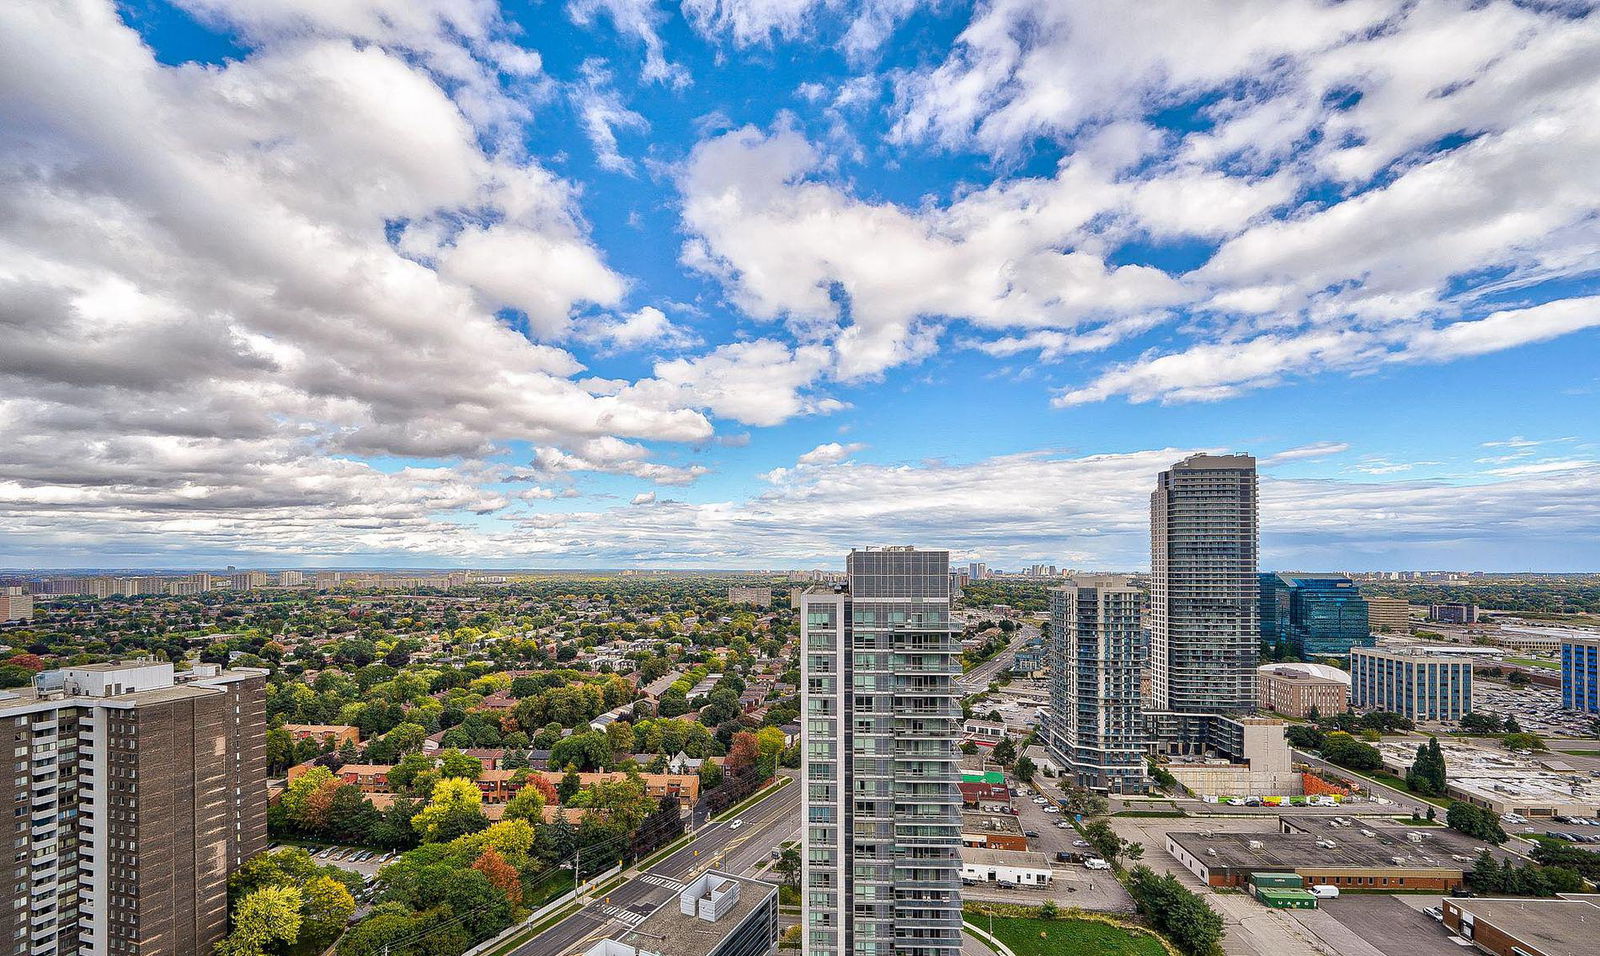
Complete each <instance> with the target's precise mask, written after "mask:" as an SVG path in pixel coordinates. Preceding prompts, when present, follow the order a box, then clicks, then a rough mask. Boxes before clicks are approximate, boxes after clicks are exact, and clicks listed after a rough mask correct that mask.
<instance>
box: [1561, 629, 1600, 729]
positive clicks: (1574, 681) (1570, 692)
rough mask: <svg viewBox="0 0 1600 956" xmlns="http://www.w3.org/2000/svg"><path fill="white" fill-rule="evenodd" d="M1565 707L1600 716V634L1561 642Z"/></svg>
mask: <svg viewBox="0 0 1600 956" xmlns="http://www.w3.org/2000/svg"><path fill="white" fill-rule="evenodd" d="M1561 706H1562V707H1565V708H1566V709H1568V710H1581V711H1583V712H1584V713H1586V714H1600V635H1596V636H1594V637H1592V638H1587V637H1564V638H1562V639H1561Z"/></svg>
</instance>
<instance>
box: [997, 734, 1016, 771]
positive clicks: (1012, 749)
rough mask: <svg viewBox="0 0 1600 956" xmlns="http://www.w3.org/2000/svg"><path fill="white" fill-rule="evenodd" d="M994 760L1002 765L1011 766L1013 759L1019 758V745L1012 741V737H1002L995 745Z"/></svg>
mask: <svg viewBox="0 0 1600 956" xmlns="http://www.w3.org/2000/svg"><path fill="white" fill-rule="evenodd" d="M993 754H994V762H995V763H997V764H999V765H1000V766H1002V767H1009V766H1010V765H1011V761H1013V760H1015V759H1017V745H1016V744H1014V743H1012V742H1011V738H1010V737H1001V738H1000V742H999V743H997V744H995V745H994V751H993Z"/></svg>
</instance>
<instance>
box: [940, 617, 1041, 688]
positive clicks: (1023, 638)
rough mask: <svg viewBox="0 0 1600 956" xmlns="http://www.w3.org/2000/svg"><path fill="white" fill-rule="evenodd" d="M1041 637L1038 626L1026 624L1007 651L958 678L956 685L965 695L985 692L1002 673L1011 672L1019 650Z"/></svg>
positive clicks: (1019, 630)
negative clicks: (1012, 663) (990, 683)
mask: <svg viewBox="0 0 1600 956" xmlns="http://www.w3.org/2000/svg"><path fill="white" fill-rule="evenodd" d="M1038 636H1039V627H1038V625H1036V624H1024V625H1022V626H1021V627H1019V628H1017V634H1016V637H1014V638H1012V640H1011V643H1010V644H1009V645H1008V646H1007V647H1006V649H1005V650H1003V651H1001V652H1000V653H998V654H996V655H995V656H993V657H991V658H989V659H988V660H986V661H984V662H983V663H982V664H979V665H978V666H977V667H974V668H973V669H972V670H970V671H968V672H967V673H965V674H962V675H961V676H960V677H957V678H956V684H957V685H958V686H959V687H960V688H961V690H962V691H963V692H964V693H968V694H974V693H977V692H978V691H980V690H985V689H987V688H988V686H989V682H990V681H992V680H994V679H995V676H996V675H997V674H999V673H1001V672H1002V671H1005V670H1009V669H1010V667H1011V662H1012V661H1013V660H1016V657H1017V648H1019V647H1021V646H1022V645H1023V644H1024V643H1026V642H1027V641H1029V640H1031V639H1033V638H1035V637H1038Z"/></svg>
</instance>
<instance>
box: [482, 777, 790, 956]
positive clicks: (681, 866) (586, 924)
mask: <svg viewBox="0 0 1600 956" xmlns="http://www.w3.org/2000/svg"><path fill="white" fill-rule="evenodd" d="M738 819H739V820H740V821H742V822H741V824H740V826H739V827H738V828H734V827H733V826H732V822H733V821H732V820H728V821H723V822H718V823H708V824H706V825H705V826H702V827H700V828H699V829H698V830H696V831H695V833H694V836H693V839H691V840H690V841H689V843H688V844H687V845H686V846H684V847H683V848H681V849H678V850H675V851H673V852H672V853H670V854H668V855H667V856H665V857H662V858H661V859H659V860H657V861H656V862H654V863H652V864H651V865H650V866H649V867H647V868H646V869H645V870H644V872H642V873H640V874H639V875H637V876H635V877H633V878H632V879H630V880H628V881H627V882H626V883H623V884H622V885H621V886H618V887H616V888H615V889H612V890H609V891H608V892H606V893H603V894H600V895H599V896H598V897H597V898H594V899H592V900H588V901H587V905H585V906H584V907H583V909H581V910H579V911H578V912H576V913H573V914H572V915H571V916H569V917H567V918H566V919H564V920H562V921H561V922H559V923H557V924H556V925H554V926H552V927H550V928H549V929H547V930H545V931H544V932H542V933H540V934H538V935H537V936H534V937H532V938H531V939H529V940H528V941H527V942H525V943H523V944H522V945H521V946H519V947H517V949H516V950H515V951H514V953H513V956H571V954H573V953H582V952H584V951H585V950H587V949H588V948H589V947H590V946H592V945H593V944H594V943H595V942H596V941H598V940H601V939H607V938H619V937H621V936H622V935H623V934H625V933H627V932H628V931H629V930H631V929H633V928H634V927H636V926H638V925H639V924H640V923H642V922H644V920H645V918H646V917H647V916H649V915H650V914H651V913H652V912H654V911H655V909H656V907H658V906H660V905H661V904H662V903H665V902H667V901H669V900H671V899H672V898H673V897H674V896H676V895H677V893H678V891H679V890H681V889H682V888H683V887H684V886H686V885H688V884H689V883H691V882H693V881H694V880H695V879H697V878H698V877H699V876H700V874H702V873H704V872H705V871H706V870H708V869H711V868H712V867H715V868H717V869H719V870H722V871H724V872H729V873H735V874H743V873H744V872H745V871H746V870H747V869H749V868H750V867H752V866H754V865H756V864H758V863H760V862H761V861H763V860H766V859H769V858H770V857H771V853H772V850H773V848H774V847H776V846H778V844H780V843H782V842H783V841H785V840H793V839H797V838H798V837H799V831H800V785H799V784H797V783H791V784H789V785H788V786H786V787H783V788H781V789H779V790H777V791H774V792H772V793H770V794H768V795H767V796H766V797H764V798H762V799H761V800H760V801H759V802H758V803H755V804H753V805H751V806H749V807H747V808H745V809H744V810H743V811H741V812H740V814H739V816H738Z"/></svg>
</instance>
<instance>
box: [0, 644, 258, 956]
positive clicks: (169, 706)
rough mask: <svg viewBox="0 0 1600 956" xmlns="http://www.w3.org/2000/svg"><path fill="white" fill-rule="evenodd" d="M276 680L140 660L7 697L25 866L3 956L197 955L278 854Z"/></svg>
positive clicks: (18, 864)
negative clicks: (250, 863)
mask: <svg viewBox="0 0 1600 956" xmlns="http://www.w3.org/2000/svg"><path fill="white" fill-rule="evenodd" d="M266 676H267V675H266V672H265V671H261V670H251V669H239V670H226V671H224V670H219V669H218V668H217V667H216V666H215V665H198V666H197V667H196V669H195V670H194V671H189V672H184V673H175V672H174V670H173V667H172V665H171V664H166V663H151V662H126V663H116V664H94V665H89V666H84V667H70V668H66V669H64V670H59V671H47V672H45V673H43V674H40V675H39V676H38V678H37V680H36V683H35V686H34V687H32V688H28V689H26V690H24V691H20V692H14V693H7V694H5V695H3V696H0V734H3V735H8V736H9V737H10V745H11V747H12V755H13V756H12V773H10V774H7V775H6V777H5V779H4V781H3V783H0V801H4V804H9V805H10V806H11V807H12V812H11V814H10V815H9V817H8V818H9V819H10V820H11V821H12V822H11V828H12V837H11V840H12V844H13V865H14V868H13V869H12V870H11V871H9V872H8V873H7V874H6V875H5V876H4V877H0V889H3V890H4V892H5V896H8V897H9V898H10V903H11V905H9V906H6V905H0V953H6V954H24V953H25V954H29V956H66V954H82V956H114V954H129V956H134V954H137V956H185V954H193V953H208V952H210V951H211V948H212V946H214V945H215V944H216V942H217V941H218V940H220V939H221V938H222V937H223V935H224V934H225V933H226V930H227V914H228V875H229V874H230V873H231V872H233V870H234V869H235V868H236V867H238V866H239V865H240V864H241V863H243V862H244V861H245V860H246V859H248V858H249V857H250V856H252V855H254V854H255V853H258V852H260V851H261V850H262V849H264V848H265V847H266V844H267V794H266V763H267V750H266Z"/></svg>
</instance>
